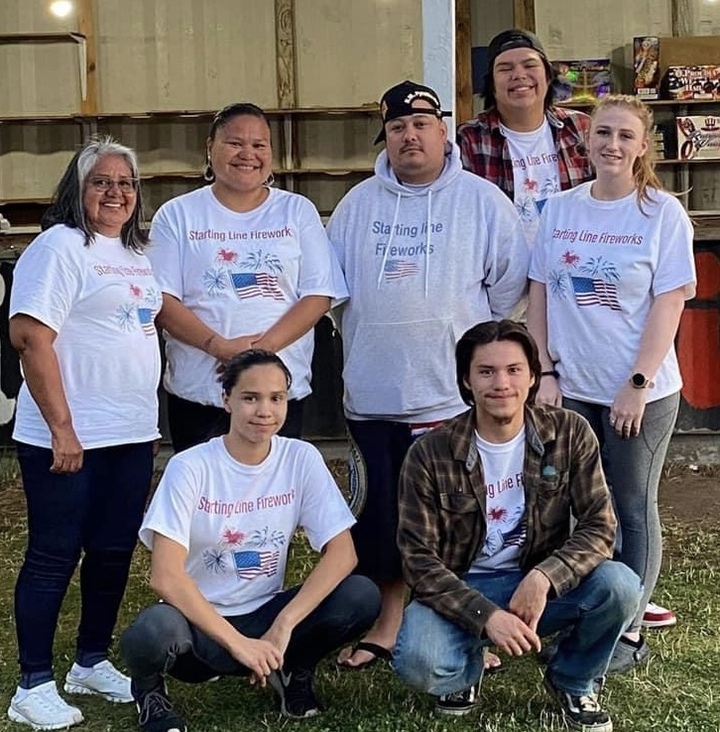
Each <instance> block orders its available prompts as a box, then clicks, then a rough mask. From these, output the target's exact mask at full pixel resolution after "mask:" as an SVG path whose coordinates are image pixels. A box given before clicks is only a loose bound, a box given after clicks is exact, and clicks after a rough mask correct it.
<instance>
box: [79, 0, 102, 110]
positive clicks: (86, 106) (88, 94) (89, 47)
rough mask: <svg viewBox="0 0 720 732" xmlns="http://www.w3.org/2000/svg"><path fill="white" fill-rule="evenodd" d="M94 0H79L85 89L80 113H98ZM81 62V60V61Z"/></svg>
mask: <svg viewBox="0 0 720 732" xmlns="http://www.w3.org/2000/svg"><path fill="white" fill-rule="evenodd" d="M94 3H95V0H79V2H78V30H79V31H80V33H82V34H83V35H84V36H85V39H86V42H85V58H84V59H83V61H84V64H85V69H84V73H85V89H84V90H83V91H84V94H83V95H82V100H81V103H80V113H81V114H97V113H98V98H99V95H98V74H97V36H96V35H95V7H94ZM81 63H82V62H81Z"/></svg>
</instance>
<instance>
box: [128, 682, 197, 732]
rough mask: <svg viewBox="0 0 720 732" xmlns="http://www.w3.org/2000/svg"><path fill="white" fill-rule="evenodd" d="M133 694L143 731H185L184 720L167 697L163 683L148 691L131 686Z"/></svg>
mask: <svg viewBox="0 0 720 732" xmlns="http://www.w3.org/2000/svg"><path fill="white" fill-rule="evenodd" d="M133 696H134V697H135V701H136V703H137V709H138V713H139V714H140V728H141V729H142V730H143V732H187V727H186V726H185V722H183V719H182V717H181V716H180V715H179V714H178V713H177V712H176V711H175V710H174V709H173V706H172V704H171V703H170V699H168V696H167V689H166V688H165V684H164V683H162V684H160V686H156V687H155V688H154V689H150V691H137V690H136V689H134V688H133Z"/></svg>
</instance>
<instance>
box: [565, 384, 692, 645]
mask: <svg viewBox="0 0 720 732" xmlns="http://www.w3.org/2000/svg"><path fill="white" fill-rule="evenodd" d="M679 402H680V395H679V394H671V395H670V396H667V397H664V398H663V399H658V400H657V401H655V402H650V403H649V404H648V405H647V406H646V407H645V414H644V416H643V420H642V423H641V425H640V434H639V435H638V436H637V437H631V438H630V439H628V440H626V439H623V438H622V437H619V436H618V435H617V434H616V432H615V430H614V429H613V428H612V427H611V426H610V423H609V421H608V418H609V416H610V408H609V407H604V406H602V405H601V404H589V403H587V402H580V401H577V400H575V399H563V406H564V407H565V408H566V409H572V410H573V411H574V412H578V413H579V414H581V415H582V416H583V417H585V419H587V421H588V422H589V423H590V426H591V427H592V429H593V432H595V435H596V436H597V438H598V442H599V443H600V447H601V449H602V462H603V468H604V470H605V475H606V476H607V480H608V484H609V486H610V490H611V492H612V496H613V503H614V505H615V513H616V514H617V519H618V538H617V543H616V547H615V558H616V559H617V560H618V561H620V562H623V563H625V564H627V565H628V567H630V569H632V570H634V571H635V572H636V574H638V575H639V577H640V579H641V580H642V583H643V586H644V592H643V597H642V599H641V600H640V606H639V609H638V613H637V615H636V616H635V617H634V618H633V620H632V622H631V623H630V625H629V628H628V630H630V631H637V630H639V629H640V624H641V621H642V616H643V613H644V612H645V606H646V605H647V603H648V600H650V597H651V596H652V592H653V590H654V589H655V583H656V582H657V578H658V575H659V574H660V565H661V563H662V532H661V525H660V514H659V512H658V486H659V485H660V477H661V474H662V469H663V465H664V463H665V455H666V454H667V449H668V445H669V444H670V438H671V436H672V431H673V427H674V426H675V418H676V417H677V412H678V405H679Z"/></svg>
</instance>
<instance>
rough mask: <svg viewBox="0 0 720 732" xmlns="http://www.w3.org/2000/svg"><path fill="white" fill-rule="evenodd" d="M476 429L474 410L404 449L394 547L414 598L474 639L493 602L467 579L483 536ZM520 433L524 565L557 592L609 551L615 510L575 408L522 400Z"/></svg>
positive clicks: (569, 586)
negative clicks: (523, 439) (522, 443)
mask: <svg viewBox="0 0 720 732" xmlns="http://www.w3.org/2000/svg"><path fill="white" fill-rule="evenodd" d="M474 430H475V412H474V410H472V409H471V410H469V411H467V412H465V413H463V414H461V415H459V416H457V417H455V418H454V419H451V420H449V421H448V422H446V423H445V424H444V425H442V426H441V427H438V428H436V429H434V430H432V431H431V432H428V433H427V434H426V435H424V436H423V437H421V438H420V439H419V440H418V441H417V442H415V444H414V445H413V446H412V447H411V448H410V450H409V452H408V454H407V456H406V458H405V462H404V464H403V467H402V472H401V474H400V489H399V490H400V494H399V509H400V522H399V527H398V546H399V548H400V553H401V555H402V562H403V573H404V576H405V580H406V581H407V583H408V584H409V585H410V588H411V590H412V593H413V597H414V599H416V600H419V601H420V602H423V603H425V604H426V605H428V606H430V607H431V608H433V609H434V610H435V611H436V612H438V613H440V614H441V615H443V616H444V617H446V618H447V619H448V620H451V621H453V622H455V623H457V624H458V625H460V626H461V627H463V628H465V629H466V630H468V631H469V632H471V633H473V634H475V635H477V636H480V634H481V633H482V630H483V628H484V626H485V622H486V621H487V619H488V617H489V616H490V614H491V613H492V612H493V611H494V610H495V609H496V605H494V604H493V603H492V602H490V601H489V600H488V599H487V598H486V597H484V596H483V595H482V594H481V593H480V592H478V591H476V590H474V589H472V588H471V587H469V586H468V585H467V584H466V583H465V582H464V581H463V577H464V575H465V574H466V573H467V572H468V570H469V568H470V565H471V564H472V562H473V560H474V559H475V557H476V555H477V553H478V551H479V550H480V548H481V547H482V545H483V542H484V540H485V533H486V522H485V516H486V505H485V479H484V475H483V468H482V465H481V463H480V460H479V457H478V452H477V447H476V444H475V435H474ZM525 435H526V447H525V466H524V473H523V483H524V489H525V517H526V519H527V537H526V541H525V544H524V546H523V548H522V554H521V566H522V568H523V569H525V570H528V571H529V570H530V569H532V568H536V569H538V570H540V571H541V572H543V574H545V575H546V577H547V578H548V579H549V580H550V584H551V586H552V591H554V593H555V594H556V595H557V596H560V595H563V594H565V593H566V592H568V591H569V590H571V589H573V588H574V587H576V586H577V585H578V584H579V583H580V582H581V581H582V579H583V577H585V576H586V575H587V574H589V573H590V572H591V571H592V570H593V569H594V568H595V567H596V566H597V565H599V564H600V563H601V562H602V561H603V560H605V559H610V558H611V557H612V552H613V544H614V541H615V528H616V521H615V514H614V512H613V507H612V503H611V499H610V493H609V491H608V487H607V484H606V482H605V476H604V474H603V471H602V466H601V463H600V451H599V446H598V442H597V439H596V438H595V435H594V434H593V432H592V430H591V428H590V426H589V425H588V423H587V422H586V421H585V420H584V419H583V418H582V417H581V416H580V415H578V414H576V413H575V412H571V411H569V410H565V409H559V408H556V407H547V406H529V405H526V407H525ZM571 515H572V516H574V517H575V518H576V519H577V525H576V526H575V527H574V529H573V531H572V533H571V532H570V527H571V524H570V517H571Z"/></svg>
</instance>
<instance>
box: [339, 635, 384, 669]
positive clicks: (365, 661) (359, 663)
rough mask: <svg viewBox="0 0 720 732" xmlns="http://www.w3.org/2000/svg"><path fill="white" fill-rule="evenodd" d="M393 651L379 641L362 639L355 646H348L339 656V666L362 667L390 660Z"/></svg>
mask: <svg viewBox="0 0 720 732" xmlns="http://www.w3.org/2000/svg"><path fill="white" fill-rule="evenodd" d="M391 659H392V651H391V650H389V649H388V648H387V647H385V646H383V645H380V644H379V643H373V642H372V641H369V640H362V641H360V642H359V643H356V644H355V645H354V646H346V647H345V648H343V649H342V650H341V651H340V654H339V655H338V658H337V664H338V666H345V667H346V668H354V669H360V668H364V667H365V666H370V665H372V664H373V663H375V662H376V661H390V660H391Z"/></svg>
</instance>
